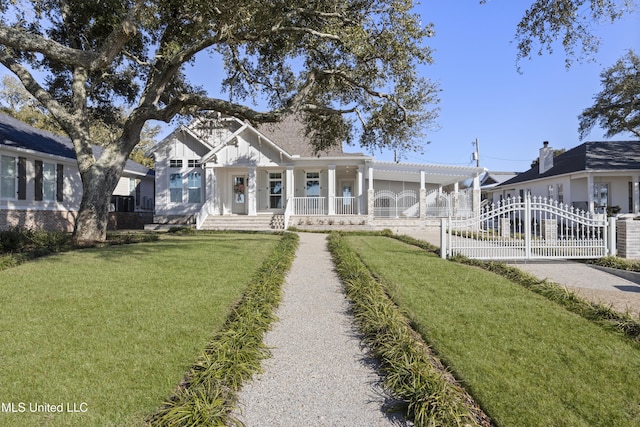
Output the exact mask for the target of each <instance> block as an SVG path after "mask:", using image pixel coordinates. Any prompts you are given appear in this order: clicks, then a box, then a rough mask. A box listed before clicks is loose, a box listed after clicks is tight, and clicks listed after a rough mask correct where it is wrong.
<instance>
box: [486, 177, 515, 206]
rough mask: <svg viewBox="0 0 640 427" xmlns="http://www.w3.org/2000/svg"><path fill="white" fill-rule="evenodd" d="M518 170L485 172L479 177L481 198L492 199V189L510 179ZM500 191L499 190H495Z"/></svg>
mask: <svg viewBox="0 0 640 427" xmlns="http://www.w3.org/2000/svg"><path fill="white" fill-rule="evenodd" d="M519 173H520V172H487V173H485V174H484V175H483V176H482V178H481V179H480V195H481V199H482V200H490V201H493V192H494V189H495V188H496V187H497V186H499V185H500V184H502V183H503V182H505V181H508V180H510V179H511V178H513V177H514V176H516V175H518V174H519ZM497 191H500V190H497Z"/></svg>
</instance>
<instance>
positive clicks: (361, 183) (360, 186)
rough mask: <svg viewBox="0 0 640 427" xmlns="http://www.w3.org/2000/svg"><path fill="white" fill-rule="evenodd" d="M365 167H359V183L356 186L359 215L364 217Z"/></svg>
mask: <svg viewBox="0 0 640 427" xmlns="http://www.w3.org/2000/svg"><path fill="white" fill-rule="evenodd" d="M363 167H364V166H358V172H357V177H358V183H357V184H356V188H357V190H356V191H357V196H358V212H357V213H358V215H362V205H363V204H364V197H363V195H364V172H363V171H362V169H363Z"/></svg>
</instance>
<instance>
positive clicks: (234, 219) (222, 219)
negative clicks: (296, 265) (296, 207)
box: [200, 215, 284, 231]
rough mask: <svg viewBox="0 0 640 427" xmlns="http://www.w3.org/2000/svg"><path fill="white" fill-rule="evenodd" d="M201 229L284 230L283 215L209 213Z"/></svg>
mask: <svg viewBox="0 0 640 427" xmlns="http://www.w3.org/2000/svg"><path fill="white" fill-rule="evenodd" d="M200 229H201V230H234V231H280V230H284V215H257V216H248V215H222V216H220V215H209V216H208V217H207V219H205V220H204V222H203V223H202V227H200Z"/></svg>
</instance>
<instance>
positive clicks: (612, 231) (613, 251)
mask: <svg viewBox="0 0 640 427" xmlns="http://www.w3.org/2000/svg"><path fill="white" fill-rule="evenodd" d="M616 221H617V219H616V218H613V217H611V218H609V236H608V237H609V243H608V247H609V248H608V249H609V250H608V252H607V255H608V256H616V255H617V254H618V247H617V243H618V242H617V236H616Z"/></svg>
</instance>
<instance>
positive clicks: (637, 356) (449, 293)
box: [342, 235, 640, 427]
mask: <svg viewBox="0 0 640 427" xmlns="http://www.w3.org/2000/svg"><path fill="white" fill-rule="evenodd" d="M342 239H344V240H345V241H346V243H347V244H348V245H349V246H350V247H351V248H352V249H353V251H355V253H357V256H358V258H359V259H360V260H362V261H363V263H364V264H365V265H366V267H367V270H368V272H371V273H372V274H373V276H374V277H376V279H377V280H378V282H379V283H380V284H381V285H382V286H383V289H384V290H385V291H386V292H387V293H388V294H389V295H390V296H391V298H392V299H393V301H394V302H395V303H397V304H398V306H399V307H400V309H401V310H402V311H403V312H404V313H406V315H407V317H408V318H409V319H410V322H411V325H412V326H413V327H414V328H415V330H416V331H418V332H419V333H420V335H421V336H422V337H424V339H425V340H426V341H427V342H428V344H429V346H431V348H432V349H433V351H434V353H435V354H436V355H437V356H438V357H439V358H440V359H441V360H442V361H443V363H444V364H445V365H446V366H447V368H448V369H450V370H451V372H452V373H453V374H454V375H455V377H456V378H457V379H458V380H459V381H461V383H462V384H464V386H465V388H466V389H467V390H468V391H469V392H470V394H471V395H472V396H473V397H474V398H475V400H476V401H477V402H478V403H479V404H480V406H481V407H482V409H483V410H484V411H485V412H486V413H487V414H488V415H489V416H490V417H491V419H492V421H493V422H494V423H495V424H496V425H500V426H521V425H526V426H549V425H566V426H585V427H586V426H589V427H592V426H610V425H616V426H637V425H639V424H640V376H638V372H639V371H640V348H639V346H638V344H637V343H635V342H634V341H633V340H630V339H629V338H628V337H625V336H622V334H619V333H617V332H614V331H612V330H611V329H610V328H609V329H608V328H603V327H602V326H601V325H598V324H596V323H594V322H592V321H589V320H587V319H585V318H584V317H581V316H579V315H576V314H575V313H572V312H570V311H569V310H566V309H565V308H563V307H562V306H560V305H558V304H556V303H555V302H553V301H551V300H549V299H548V298H545V297H543V296H541V295H538V294H536V293H533V292H530V291H529V290H528V289H526V288H525V287H523V286H519V285H517V284H515V283H514V282H512V281H510V280H508V279H506V278H503V277H500V276H499V275H496V274H493V273H492V272H489V271H485V270H482V269H479V268H475V267H473V266H467V265H462V264H460V263H457V262H451V261H448V260H443V259H440V258H439V257H438V256H436V255H435V254H432V253H428V252H426V251H424V250H420V249H419V248H417V247H415V246H412V245H408V244H405V243H403V242H400V241H398V240H395V239H390V238H386V237H381V236H351V235H349V236H346V237H343V238H342ZM358 274H359V275H360V274H364V273H362V272H360V273H358ZM349 280H350V281H353V280H354V279H349ZM372 317H373V316H372Z"/></svg>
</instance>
